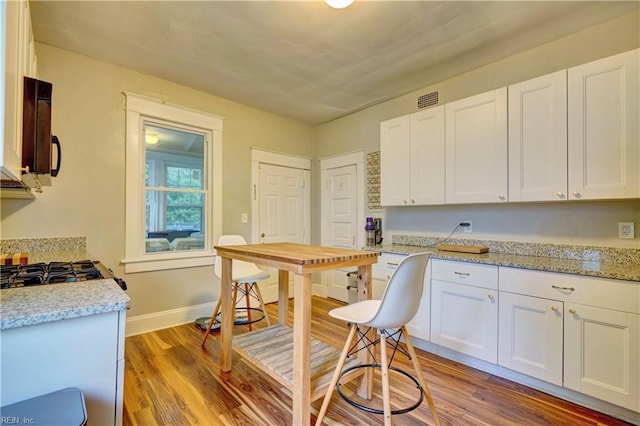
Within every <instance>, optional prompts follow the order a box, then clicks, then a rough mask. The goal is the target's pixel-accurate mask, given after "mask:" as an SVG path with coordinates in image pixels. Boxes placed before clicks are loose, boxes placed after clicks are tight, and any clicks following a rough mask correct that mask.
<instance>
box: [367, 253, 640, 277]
mask: <svg viewBox="0 0 640 426" xmlns="http://www.w3.org/2000/svg"><path fill="white" fill-rule="evenodd" d="M366 250H371V251H377V252H380V253H393V254H404V255H407V254H413V253H424V252H428V253H431V257H432V258H433V259H442V260H457V261H464V262H471V263H481V264H486V265H496V266H505V267H512V268H521V269H531V270H536V271H546V272H558V273H566V274H575V275H584V276H590V277H598V278H608V279H617V280H625V281H637V282H640V265H633V264H624V263H620V264H619V263H605V262H597V261H583V260H573V259H562V258H552V257H540V256H526V255H519V254H508V253H491V252H489V253H482V254H474V253H458V252H447V251H440V250H437V249H436V248H434V247H421V246H410V245H401V244H389V245H383V246H377V247H366Z"/></svg>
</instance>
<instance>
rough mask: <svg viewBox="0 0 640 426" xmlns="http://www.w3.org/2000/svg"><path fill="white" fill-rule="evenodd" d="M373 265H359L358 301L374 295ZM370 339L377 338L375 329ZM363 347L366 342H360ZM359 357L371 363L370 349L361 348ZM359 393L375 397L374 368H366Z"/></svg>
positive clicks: (364, 396)
mask: <svg viewBox="0 0 640 426" xmlns="http://www.w3.org/2000/svg"><path fill="white" fill-rule="evenodd" d="M371 278H372V275H371V265H370V264H369V265H364V266H358V301H361V300H369V299H371V297H372V285H371ZM368 337H369V340H371V341H373V339H375V338H376V337H377V336H376V333H375V330H370V331H369V334H368ZM360 346H361V347H363V346H364V343H362V342H361V343H360ZM358 357H359V358H360V361H361V362H362V363H363V364H371V362H372V359H371V355H370V354H369V351H368V350H361V351H359V352H358ZM358 395H359V396H360V397H361V398H366V399H371V398H372V397H373V369H372V368H365V369H364V375H363V376H362V378H361V379H360V383H359V385H358Z"/></svg>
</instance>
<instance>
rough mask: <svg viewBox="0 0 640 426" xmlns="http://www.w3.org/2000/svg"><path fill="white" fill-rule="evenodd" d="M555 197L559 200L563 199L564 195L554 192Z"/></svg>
mask: <svg viewBox="0 0 640 426" xmlns="http://www.w3.org/2000/svg"><path fill="white" fill-rule="evenodd" d="M556 197H558V198H560V199H564V193H562V192H560V191H558V192H556Z"/></svg>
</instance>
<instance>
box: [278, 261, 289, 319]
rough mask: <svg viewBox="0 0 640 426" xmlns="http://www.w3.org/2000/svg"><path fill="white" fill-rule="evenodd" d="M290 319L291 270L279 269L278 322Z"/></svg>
mask: <svg viewBox="0 0 640 426" xmlns="http://www.w3.org/2000/svg"><path fill="white" fill-rule="evenodd" d="M287 321H289V271H285V270H282V269H281V270H279V271H278V323H279V324H280V325H287Z"/></svg>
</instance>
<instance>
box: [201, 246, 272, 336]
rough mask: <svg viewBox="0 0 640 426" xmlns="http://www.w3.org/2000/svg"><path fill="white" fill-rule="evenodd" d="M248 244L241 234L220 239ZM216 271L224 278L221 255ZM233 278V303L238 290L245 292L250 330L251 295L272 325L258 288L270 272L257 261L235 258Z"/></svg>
mask: <svg viewBox="0 0 640 426" xmlns="http://www.w3.org/2000/svg"><path fill="white" fill-rule="evenodd" d="M245 244H247V242H246V240H245V239H244V237H242V236H241V235H222V236H221V237H220V238H219V239H218V245H219V246H237V245H245ZM214 272H215V274H216V276H217V277H218V278H222V262H221V260H220V257H219V256H218V257H216V263H215V266H214ZM232 274H233V276H232V278H231V282H232V283H233V284H232V285H233V304H234V306H235V305H236V303H238V298H237V296H238V290H239V291H240V292H241V293H242V294H244V296H245V303H246V308H247V324H248V325H249V330H251V324H252V321H251V310H252V309H251V302H250V301H251V297H253V298H254V299H256V300H257V301H258V302H259V303H260V310H262V314H263V316H264V318H265V319H266V320H267V324H268V325H271V321H270V320H269V316H268V315H267V308H266V307H265V305H264V300H263V299H262V294H261V293H260V289H259V288H258V282H260V281H264V280H266V279H267V278H269V274H268V273H267V272H265V271H263V270H262V269H260V268H258V267H257V266H256V265H255V263H249V262H244V261H241V260H234V261H233V263H232ZM220 306H221V301H220V300H218V303H217V304H216V307H215V309H214V310H213V315H211V320H209V325H208V327H207V329H206V330H205V333H204V338H203V339H202V346H204V344H205V343H206V342H207V338H208V337H209V333H210V332H211V327H212V326H213V324H214V322H215V320H216V317H217V316H218V313H219V312H220Z"/></svg>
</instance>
